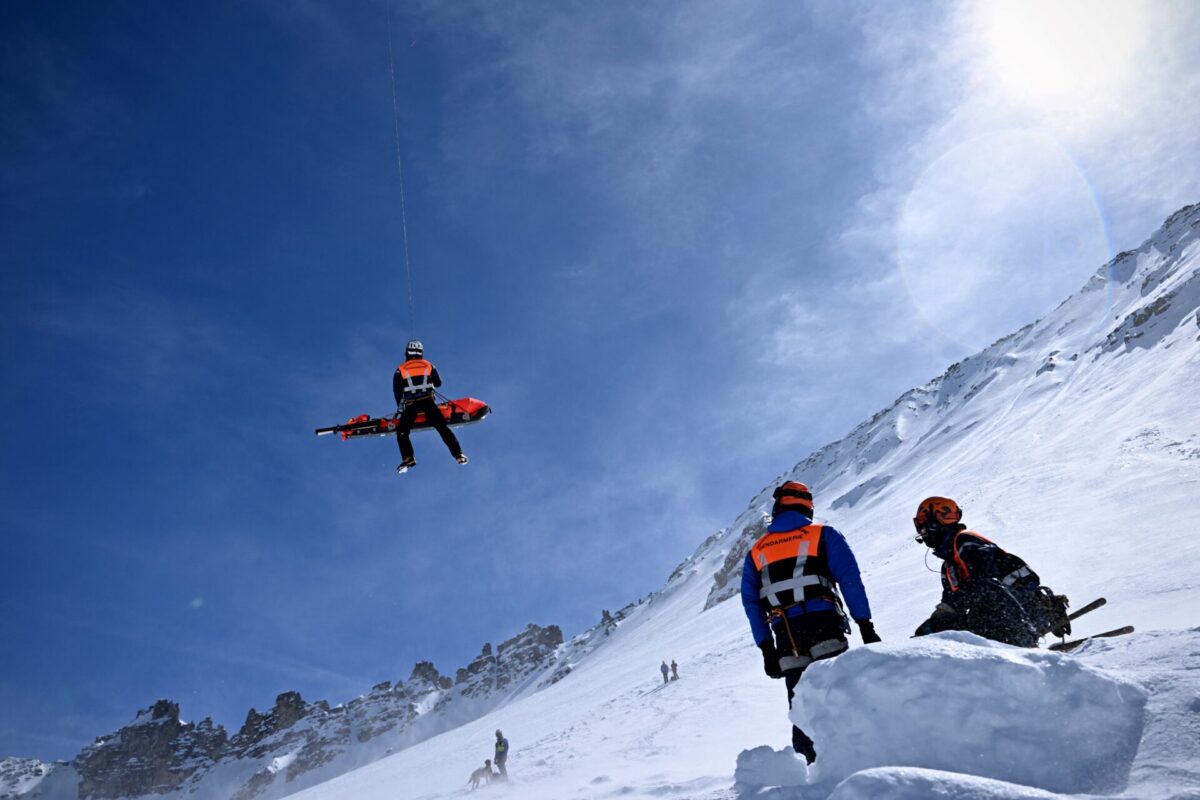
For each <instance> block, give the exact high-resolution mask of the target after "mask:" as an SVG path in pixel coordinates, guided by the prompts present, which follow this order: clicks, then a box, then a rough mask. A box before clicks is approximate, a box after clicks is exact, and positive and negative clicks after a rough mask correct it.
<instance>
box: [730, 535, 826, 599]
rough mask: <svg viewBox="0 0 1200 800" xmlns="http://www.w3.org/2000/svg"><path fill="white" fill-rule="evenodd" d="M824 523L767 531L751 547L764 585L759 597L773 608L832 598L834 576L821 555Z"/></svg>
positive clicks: (755, 564)
mask: <svg viewBox="0 0 1200 800" xmlns="http://www.w3.org/2000/svg"><path fill="white" fill-rule="evenodd" d="M824 527H825V526H823V525H818V524H813V525H806V526H805V527H803V528H798V529H797V530H794V531H787V532H785V533H768V534H767V535H766V536H763V537H762V538H761V539H759V540H758V541H757V542H755V543H754V547H752V548H751V549H750V555H751V558H752V559H753V561H754V566H755V567H757V569H758V574H759V577H760V580H761V581H762V588H761V589H759V590H758V597H759V599H760V600H766V601H767V603H768V604H770V606H771V607H772V608H788V607H790V606H793V605H795V604H797V603H801V602H804V601H806V600H816V599H818V598H820V599H826V600H829V599H832V598H834V597H835V595H834V585H833V579H832V577H831V576H830V573H829V566H828V564H826V563H825V559H824V558H822V557H821V531H822V530H824Z"/></svg>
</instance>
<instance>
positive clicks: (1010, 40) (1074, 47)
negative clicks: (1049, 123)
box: [972, 0, 1148, 114]
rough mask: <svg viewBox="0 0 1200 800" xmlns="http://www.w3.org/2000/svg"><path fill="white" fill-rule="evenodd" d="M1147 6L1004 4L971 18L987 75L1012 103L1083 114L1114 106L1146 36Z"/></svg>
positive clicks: (1086, 0) (1041, 0) (1103, 0)
mask: <svg viewBox="0 0 1200 800" xmlns="http://www.w3.org/2000/svg"><path fill="white" fill-rule="evenodd" d="M1147 11H1148V9H1147V7H1146V5H1145V4H1143V3H1139V2H1133V1H1132V0H1130V1H1129V2H1117V0H1005V1H1004V2H990V3H980V4H979V5H978V6H976V7H975V10H974V12H973V14H972V16H973V20H972V22H973V23H974V24H973V25H972V28H973V29H974V31H975V33H976V36H977V37H978V39H979V40H981V41H980V42H979V43H980V44H981V45H982V47H981V50H982V55H983V63H982V64H981V66H982V67H983V69H984V73H985V77H986V79H988V80H989V82H993V83H994V84H995V85H996V87H997V88H998V89H1000V91H1001V92H1002V93H1003V94H1004V95H1005V96H1007V97H1008V98H1009V99H1010V100H1011V101H1014V102H1016V103H1020V104H1023V105H1026V106H1029V107H1031V108H1032V109H1033V110H1036V111H1042V112H1047V113H1055V112H1065V113H1068V114H1078V113H1087V112H1095V111H1100V112H1102V111H1103V110H1104V107H1105V106H1109V107H1111V105H1112V104H1114V103H1117V102H1119V101H1120V98H1121V96H1122V94H1123V93H1124V91H1125V90H1126V89H1127V88H1128V87H1129V85H1130V83H1131V81H1132V79H1133V77H1134V71H1135V69H1136V67H1137V63H1136V62H1137V56H1138V54H1139V52H1140V51H1141V50H1142V48H1143V45H1144V44H1145V41H1146V34H1147V27H1148V26H1147Z"/></svg>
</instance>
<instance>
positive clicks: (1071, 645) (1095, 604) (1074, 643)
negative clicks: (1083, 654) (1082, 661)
mask: <svg viewBox="0 0 1200 800" xmlns="http://www.w3.org/2000/svg"><path fill="white" fill-rule="evenodd" d="M1107 602H1108V601H1107V600H1105V599H1104V598H1103V597H1100V598H1097V599H1096V600H1093V601H1092V602H1090V603H1088V604H1087V605H1086V606H1084V607H1083V608H1081V609H1079V610H1078V611H1075V612H1072V613H1070V614H1068V615H1067V616H1065V617H1063V618H1062V619H1061V620H1059V621H1058V622H1056V623H1054V624H1053V625H1051V626H1050V627H1049V628H1048V629H1047V630H1045V631H1043V632H1042V633H1043V635H1045V634H1047V633H1050V632H1052V631H1054V630H1056V629H1058V628H1061V627H1063V626H1064V625H1065V624H1066V623H1068V622H1071V621H1073V620H1076V619H1079V618H1080V617H1082V616H1083V615H1084V614H1087V613H1089V612H1092V611H1095V610H1096V609H1097V608H1100V607H1101V606H1102V605H1104V604H1105V603H1107ZM1127 633H1133V626H1132V625H1125V626H1124V627H1121V628H1113V629H1112V630H1111V631H1104V632H1103V633H1093V634H1092V635H1091V636H1082V637H1080V638H1078V639H1071V640H1070V641H1066V640H1065V639H1064V640H1063V641H1061V642H1055V643H1054V644H1052V645H1050V646H1049V648H1047V649H1049V650H1055V651H1058V652H1060V653H1065V652H1070V651H1071V650H1074V649H1075V648H1076V647H1079V646H1080V645H1081V644H1083V643H1084V642H1088V641H1090V640H1092V639H1111V638H1112V637H1114V636H1124V635H1125V634H1127Z"/></svg>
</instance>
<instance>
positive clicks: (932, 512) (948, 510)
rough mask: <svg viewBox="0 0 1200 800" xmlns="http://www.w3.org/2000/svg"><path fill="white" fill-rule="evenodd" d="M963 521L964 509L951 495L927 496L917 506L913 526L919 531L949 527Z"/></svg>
mask: <svg viewBox="0 0 1200 800" xmlns="http://www.w3.org/2000/svg"><path fill="white" fill-rule="evenodd" d="M960 522H962V509H961V508H959V506H958V503H956V502H954V501H953V500H951V499H950V498H949V497H926V498H925V499H924V500H922V501H921V505H919V506H917V515H916V516H915V517H913V526H914V527H915V528H916V529H917V532H918V533H919V532H921V531H923V530H925V529H928V528H934V527H942V528H948V527H950V526H952V525H958V524H959V523H960Z"/></svg>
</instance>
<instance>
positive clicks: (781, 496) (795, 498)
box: [772, 481, 813, 517]
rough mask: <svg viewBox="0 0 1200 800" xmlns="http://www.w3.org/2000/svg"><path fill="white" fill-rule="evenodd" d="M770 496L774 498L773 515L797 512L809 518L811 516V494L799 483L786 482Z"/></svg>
mask: <svg viewBox="0 0 1200 800" xmlns="http://www.w3.org/2000/svg"><path fill="white" fill-rule="evenodd" d="M772 496H773V497H774V498H775V513H778V512H780V511H799V512H801V513H802V514H804V515H806V516H809V517H811V516H812V514H813V499H812V492H810V491H809V490H808V487H807V486H805V485H804V484H803V483H800V482H799V481H787V482H786V483H784V484H782V485H781V486H779V487H778V488H777V489H776V490H775V493H774V494H773V495H772Z"/></svg>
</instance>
